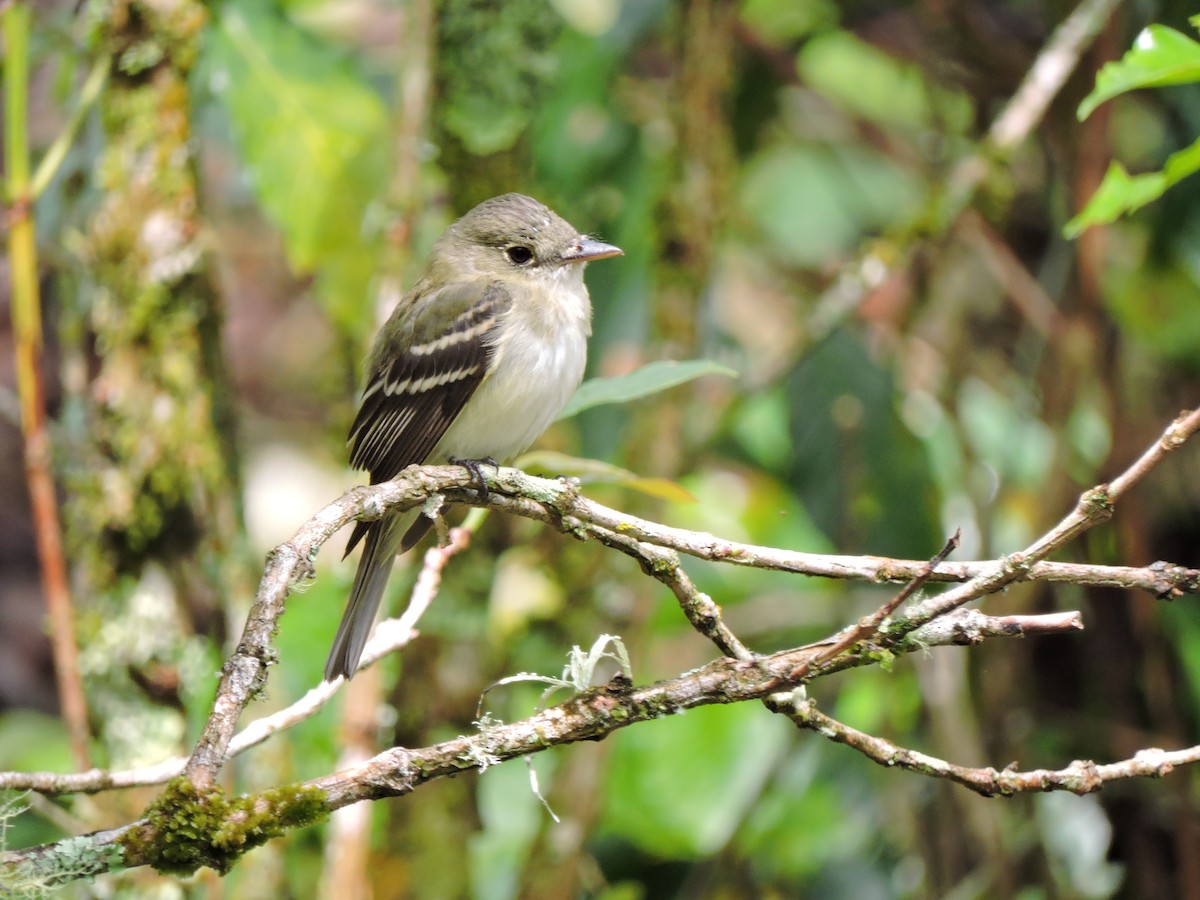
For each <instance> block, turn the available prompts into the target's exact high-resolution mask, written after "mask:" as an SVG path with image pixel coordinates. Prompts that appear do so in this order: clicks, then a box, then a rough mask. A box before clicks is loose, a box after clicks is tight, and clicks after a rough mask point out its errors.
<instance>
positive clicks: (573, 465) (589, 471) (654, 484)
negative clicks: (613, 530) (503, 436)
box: [516, 450, 696, 503]
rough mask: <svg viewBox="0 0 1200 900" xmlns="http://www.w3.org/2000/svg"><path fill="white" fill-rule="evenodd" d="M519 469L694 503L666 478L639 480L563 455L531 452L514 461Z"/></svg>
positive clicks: (633, 475)
mask: <svg viewBox="0 0 1200 900" xmlns="http://www.w3.org/2000/svg"><path fill="white" fill-rule="evenodd" d="M516 466H517V468H519V469H525V470H526V471H529V470H530V469H535V470H541V471H543V472H547V473H550V472H552V473H554V474H555V475H570V476H571V477H573V478H578V479H579V480H580V481H582V482H584V483H585V484H587V483H593V484H594V483H596V482H604V483H606V484H615V485H618V486H619V487H625V488H630V489H631V490H635V491H640V492H641V493H643V494H647V495H649V496H651V497H657V498H658V499H659V500H670V501H671V502H672V503H695V502H696V498H695V496H693V495H692V493H691V491H689V490H688V489H687V488H685V487H684V486H683V485H681V484H677V483H675V482H674V481H670V480H668V479H666V478H643V477H642V476H640V475H638V474H637V473H636V472H631V471H629V470H628V469H622V468H621V467H620V466H614V465H612V464H611V463H606V462H602V461H601V460H598V459H586V458H583V457H579V456H570V455H568V454H566V453H555V452H554V451H553V450H535V451H534V452H533V453H526V454H525V455H524V456H522V457H521V458H520V459H518V460H517V461H516Z"/></svg>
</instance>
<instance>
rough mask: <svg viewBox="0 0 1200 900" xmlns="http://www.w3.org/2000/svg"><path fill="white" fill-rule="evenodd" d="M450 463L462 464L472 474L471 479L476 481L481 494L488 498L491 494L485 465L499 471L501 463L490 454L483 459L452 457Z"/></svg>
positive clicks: (485, 498)
mask: <svg viewBox="0 0 1200 900" xmlns="http://www.w3.org/2000/svg"><path fill="white" fill-rule="evenodd" d="M450 464H451V465H454V466H462V467H463V468H464V469H466V470H467V472H468V473H469V474H470V476H471V480H472V481H474V482H475V487H476V489H477V490H478V491H479V496H481V497H482V498H483V499H484V500H487V499H488V497H490V496H491V492H490V491H488V486H487V479H486V478H484V477H483V467H484V466H491V467H492V468H493V469H495V470H496V471H497V472H499V471H500V463H498V462H496V460H494V459H492V458H491V457H490V456H484V457H482V458H481V459H459V458H458V457H456V456H452V457H450Z"/></svg>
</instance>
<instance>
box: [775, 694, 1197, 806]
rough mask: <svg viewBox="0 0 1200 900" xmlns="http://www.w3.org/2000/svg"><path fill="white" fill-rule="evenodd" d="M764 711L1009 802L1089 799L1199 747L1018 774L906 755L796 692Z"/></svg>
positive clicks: (1182, 759) (1169, 766) (1186, 760)
mask: <svg viewBox="0 0 1200 900" xmlns="http://www.w3.org/2000/svg"><path fill="white" fill-rule="evenodd" d="M767 707H768V708H769V709H770V710H771V711H772V712H777V713H781V714H782V715H785V716H787V717H788V718H789V719H791V720H792V721H793V722H795V723H796V724H797V725H799V726H800V727H801V728H806V729H808V730H809V731H815V732H816V733H817V734H819V735H821V736H822V737H824V738H827V739H829V740H831V741H833V742H834V743H835V744H845V745H846V746H847V747H851V748H853V749H854V750H857V751H858V752H859V753H861V754H863V755H864V756H866V757H867V758H868V759H870V760H872V761H874V762H877V763H879V765H881V766H886V767H888V768H900V769H907V770H908V771H910V772H917V773H919V774H921V775H928V776H930V777H931V778H944V779H946V780H947V781H953V782H954V783H955V784H961V785H962V786H963V787H966V788H970V789H971V790H972V791H974V792H975V793H977V794H982V795H983V796H985V797H995V796H997V795H1000V796H1005V797H1008V796H1011V795H1013V794H1028V793H1045V792H1048V791H1070V792H1071V793H1073V794H1079V795H1082V794H1089V793H1092V792H1093V791H1098V790H1100V788H1102V787H1103V786H1104V785H1105V784H1106V783H1107V782H1110V781H1119V780H1122V779H1126V778H1161V777H1163V776H1164V775H1167V774H1169V773H1170V772H1171V771H1173V770H1174V769H1175V767H1176V766H1182V765H1190V764H1193V763H1197V762H1200V745H1198V746H1195V747H1187V748H1185V749H1183V750H1173V751H1167V750H1160V749H1158V748H1156V747H1154V748H1148V749H1145V750H1139V751H1138V752H1137V753H1136V754H1135V755H1134V756H1132V757H1131V758H1129V759H1125V760H1121V761H1120V762H1115V763H1108V764H1105V765H1100V764H1098V763H1095V762H1092V761H1091V760H1088V759H1077V760H1075V761H1074V762H1072V763H1071V764H1070V765H1069V766H1067V767H1066V768H1065V769H1031V770H1028V771H1020V770H1018V769H1017V764H1016V763H1010V764H1009V765H1007V766H1005V767H1004V768H1003V769H994V768H992V767H991V766H987V767H985V768H971V767H969V766H959V765H955V764H954V763H950V762H947V761H946V760H944V759H938V758H937V757H936V756H929V755H928V754H926V753H921V752H919V751H917V750H910V749H908V748H907V747H901V746H899V745H898V744H893V743H892V742H891V741H889V740H886V739H884V738H880V737H876V736H875V735H872V734H867V733H866V732H863V731H858V730H857V729H855V728H851V727H850V726H849V725H846V724H844V723H842V722H839V721H838V720H837V719H834V718H832V717H830V716H827V715H825V714H824V713H823V712H821V711H820V710H818V709H817V707H816V704H815V703H813V701H812V700H810V699H808V698H807V697H806V696H800V695H798V694H797V692H795V691H792V692H788V693H781V694H775V695H774V696H773V697H771V698H770V699H768V701H767Z"/></svg>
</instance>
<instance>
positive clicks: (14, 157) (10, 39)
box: [4, 3, 91, 769]
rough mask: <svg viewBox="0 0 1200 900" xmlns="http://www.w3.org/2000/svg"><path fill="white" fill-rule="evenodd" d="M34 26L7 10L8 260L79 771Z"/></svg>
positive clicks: (84, 743)
mask: <svg viewBox="0 0 1200 900" xmlns="http://www.w3.org/2000/svg"><path fill="white" fill-rule="evenodd" d="M29 28H30V8H29V6H27V5H26V4H24V3H17V4H13V5H12V6H10V7H8V8H7V9H6V10H5V11H4V48H5V56H4V86H5V91H4V126H5V145H4V149H5V156H6V160H5V162H6V166H7V171H6V172H5V181H6V184H5V188H6V196H7V198H8V199H9V200H10V202H11V204H12V206H11V208H10V210H9V223H8V224H9V230H8V258H9V260H10V262H11V265H12V318H13V336H14V339H15V342H16V370H17V372H16V374H17V392H18V395H19V397H20V403H21V431H22V434H23V436H24V439H25V477H26V479H27V480H28V483H29V501H30V506H31V508H32V512H33V528H34V536H35V538H36V540H37V552H38V561H39V563H40V565H41V572H42V590H43V591H44V593H45V597H46V609H47V614H48V618H49V620H50V642H51V647H52V650H53V654H54V674H55V678H56V679H57V683H58V701H59V706H60V707H61V712H62V717H63V722H64V724H65V725H66V728H67V736H68V739H69V741H70V744H71V752H72V753H73V755H74V756H75V762H76V765H78V766H79V767H80V768H81V769H85V768H87V767H88V766H90V765H91V755H90V751H89V749H88V715H87V701H86V699H85V698H84V693H83V679H82V678H81V676H80V674H79V649H78V647H77V646H76V643H75V622H74V613H73V611H72V608H71V594H70V590H69V588H68V587H67V562H66V558H65V556H64V554H63V542H62V525H61V523H60V522H59V519H58V498H57V496H56V494H55V490H54V474H53V472H52V471H51V465H50V436H49V433H48V432H47V429H46V387H45V384H44V382H43V365H42V344H43V338H42V315H41V298H40V297H39V291H38V279H37V242H36V237H35V230H34V219H33V199H32V195H31V193H30V184H29V144H28V141H29V130H28V125H29V119H28V100H29Z"/></svg>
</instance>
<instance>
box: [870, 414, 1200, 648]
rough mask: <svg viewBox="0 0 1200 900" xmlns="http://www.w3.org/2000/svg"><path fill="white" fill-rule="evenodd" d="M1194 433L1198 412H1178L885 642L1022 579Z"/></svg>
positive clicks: (1104, 515)
mask: <svg viewBox="0 0 1200 900" xmlns="http://www.w3.org/2000/svg"><path fill="white" fill-rule="evenodd" d="M1197 429H1200V408H1197V409H1193V410H1185V411H1184V412H1182V413H1180V414H1179V416H1177V417H1176V419H1175V421H1174V422H1172V423H1171V424H1170V425H1169V426H1167V429H1166V431H1164V432H1163V433H1162V435H1161V436H1160V437H1159V438H1158V440H1156V441H1155V442H1154V443H1153V444H1151V445H1150V447H1148V448H1147V449H1146V451H1145V452H1144V453H1143V454H1142V455H1141V456H1140V457H1139V458H1138V459H1137V460H1136V461H1135V462H1134V463H1133V464H1132V465H1131V466H1130V467H1129V468H1128V469H1126V470H1125V471H1124V472H1122V473H1121V474H1120V475H1118V476H1117V477H1116V478H1114V479H1113V480H1112V481H1110V482H1109V483H1108V484H1101V485H1097V486H1096V487H1094V488H1092V489H1091V490H1089V491H1085V492H1084V493H1083V494H1082V495H1081V496H1080V498H1079V502H1078V503H1076V504H1075V508H1074V509H1073V510H1071V512H1070V513H1068V514H1067V515H1066V516H1064V517H1063V519H1062V521H1060V522H1059V523H1058V524H1057V525H1055V526H1054V527H1053V528H1051V529H1050V530H1049V531H1047V532H1046V533H1045V534H1043V535H1042V536H1041V537H1039V538H1038V539H1037V540H1035V541H1034V542H1033V543H1032V544H1030V545H1029V546H1028V547H1026V548H1025V549H1024V550H1022V551H1021V552H1019V553H1014V554H1012V555H1010V556H1007V557H1005V558H1004V559H1002V560H1000V561H999V562H998V563H994V564H993V565H992V570H991V571H990V572H987V573H984V574H982V575H980V576H979V577H977V578H974V579H972V580H971V581H969V582H967V583H966V584H963V585H960V586H959V587H956V588H951V589H950V590H948V591H946V592H944V593H942V594H938V595H937V596H935V597H929V598H927V599H926V600H924V601H922V602H920V603H915V604H913V605H912V606H910V607H909V608H908V609H906V610H905V611H904V614H903V616H902V617H900V618H898V620H897V621H896V622H895V623H893V626H892V627H890V628H888V629H887V632H888V635H889V638H890V639H894V638H895V637H896V636H897V635H901V634H904V633H905V632H906V631H907V630H910V629H912V628H915V627H918V626H920V625H923V624H925V623H926V622H928V621H930V620H932V619H935V618H937V617H938V616H940V615H942V614H944V613H946V612H947V611H949V610H951V609H955V608H956V607H959V606H962V605H963V604H964V603H969V602H970V601H972V600H975V599H978V598H979V597H983V596H985V595H987V594H994V593H995V592H996V591H998V590H1000V589H1001V588H1003V587H1004V586H1005V585H1007V584H1010V583H1012V582H1014V581H1017V580H1019V579H1022V578H1023V577H1024V576H1025V574H1026V573H1027V572H1028V571H1029V568H1030V566H1031V565H1032V564H1033V563H1035V562H1037V561H1038V560H1041V559H1042V558H1044V557H1045V556H1048V555H1049V554H1051V553H1053V552H1054V551H1056V550H1058V549H1060V548H1061V547H1063V546H1065V545H1066V544H1068V543H1069V542H1070V541H1072V540H1074V539H1075V538H1076V537H1078V536H1079V535H1080V534H1082V533H1083V532H1084V531H1086V530H1087V529H1089V528H1091V527H1092V526H1093V525H1097V524H1099V523H1100V522H1105V521H1107V520H1108V519H1110V518H1112V514H1113V510H1114V508H1115V507H1116V505H1117V502H1118V501H1119V500H1120V499H1121V498H1122V497H1124V496H1125V494H1126V493H1128V491H1129V490H1130V489H1131V488H1132V487H1133V486H1134V485H1136V484H1137V483H1138V482H1139V481H1141V480H1142V479H1143V478H1144V477H1145V476H1146V474H1147V473H1148V472H1150V470H1151V469H1153V468H1154V467H1155V466H1157V465H1158V464H1159V463H1161V462H1162V461H1163V458H1164V457H1165V456H1166V455H1167V454H1168V453H1170V452H1171V451H1172V450H1177V449H1178V448H1179V447H1181V446H1183V443H1184V442H1185V441H1186V440H1187V439H1188V438H1189V437H1191V436H1192V435H1193V434H1195V433H1196V430H1197Z"/></svg>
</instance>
